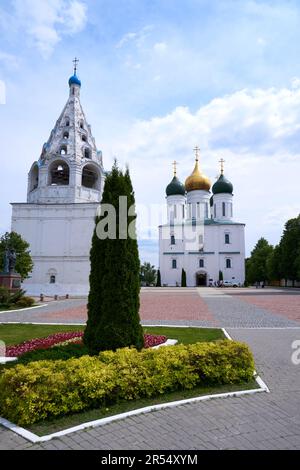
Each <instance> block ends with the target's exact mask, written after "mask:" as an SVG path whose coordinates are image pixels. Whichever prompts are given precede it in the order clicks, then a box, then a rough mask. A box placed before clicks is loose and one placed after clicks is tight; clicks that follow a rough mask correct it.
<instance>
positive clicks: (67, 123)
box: [66, 119, 70, 127]
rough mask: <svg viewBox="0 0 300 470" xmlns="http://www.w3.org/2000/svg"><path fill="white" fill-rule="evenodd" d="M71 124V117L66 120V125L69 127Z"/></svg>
mask: <svg viewBox="0 0 300 470" xmlns="http://www.w3.org/2000/svg"><path fill="white" fill-rule="evenodd" d="M69 126H70V121H69V119H67V120H66V127H69Z"/></svg>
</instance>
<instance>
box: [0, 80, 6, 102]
mask: <svg viewBox="0 0 300 470" xmlns="http://www.w3.org/2000/svg"><path fill="white" fill-rule="evenodd" d="M0 104H6V88H5V83H4V81H3V80H0Z"/></svg>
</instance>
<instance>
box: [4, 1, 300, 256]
mask: <svg viewBox="0 0 300 470" xmlns="http://www.w3.org/2000/svg"><path fill="white" fill-rule="evenodd" d="M0 37H1V41H0V81H1V85H0V100H1V96H2V101H4V96H3V95H4V90H3V89H4V87H5V104H2V105H0V120H1V126H0V138H1V152H0V159H1V173H0V187H1V200H0V232H3V231H5V230H6V229H9V226H10V206H9V202H12V201H14V202H22V201H25V199H26V184H27V172H28V170H29V168H30V166H31V164H32V162H33V161H34V160H36V159H37V158H38V157H39V154H40V151H41V147H42V145H43V143H44V142H45V141H46V140H47V139H48V136H49V134H50V131H51V129H52V127H53V125H54V123H55V121H56V119H57V118H58V116H59V114H60V112H61V110H62V108H63V106H64V104H65V101H66V100H67V96H68V86H67V80H68V78H69V76H70V74H71V72H72V59H73V57H74V56H77V57H79V58H80V64H79V71H78V74H79V76H80V78H81V80H82V83H83V86H82V104H83V106H84V109H85V112H86V114H87V118H88V120H89V122H90V123H91V125H92V129H93V133H94V136H95V138H96V142H97V145H98V147H99V149H101V150H102V151H103V156H104V164H105V166H106V168H109V167H110V166H111V164H112V160H113V158H114V156H117V157H118V159H119V160H120V162H121V163H122V164H124V163H125V162H128V163H129V165H130V168H131V172H132V177H133V182H134V186H135V189H136V197H137V201H138V203H140V204H147V205H149V204H150V203H155V204H160V203H163V202H164V190H165V186H166V184H167V183H168V182H169V180H170V178H171V162H172V161H173V160H174V158H175V159H176V160H177V161H178V162H179V165H178V173H179V176H180V177H181V179H182V180H184V179H185V178H186V177H187V176H188V175H189V173H190V172H191V170H192V168H193V152H192V149H193V147H194V146H195V145H196V144H198V145H199V146H200V148H201V149H202V157H201V158H202V166H203V169H204V170H205V172H206V174H208V175H209V176H210V177H211V179H212V181H214V179H215V177H216V175H217V173H218V160H219V159H220V158H221V157H224V158H225V160H226V166H225V168H226V174H227V176H228V177H229V178H230V179H231V180H232V182H233V184H234V188H235V190H234V193H235V218H236V219H238V220H240V221H244V222H245V223H246V224H247V229H246V242H247V250H248V252H249V250H250V249H251V248H252V247H253V245H254V243H255V242H256V240H257V239H258V238H259V237H260V236H261V235H263V236H265V237H267V238H268V239H269V240H270V242H272V243H277V242H278V240H279V237H280V234H281V230H282V225H283V223H284V222H285V221H286V219H288V218H289V217H293V216H296V215H297V214H298V212H299V183H298V179H299V178H298V175H299V172H300V163H299V162H300V160H299V156H300V155H299V154H300V152H299V144H300V138H299V131H300V62H299V55H300V2H299V1H274V0H272V1H247V0H242V1H239V0H236V1H234V0H232V1H229V0H227V1H222V0H217V1H213V0H209V1H205V0H185V1H184V2H183V1H182V0H154V1H146V0H131V1H130V0H126V1H123V0H102V1H101V0H100V1H99V0H1V2H0ZM141 257H142V259H145V260H148V259H149V260H151V261H152V262H153V263H155V264H156V263H157V247H156V242H155V241H151V240H148V241H146V242H142V243H141Z"/></svg>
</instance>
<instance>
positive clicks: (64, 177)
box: [49, 161, 70, 186]
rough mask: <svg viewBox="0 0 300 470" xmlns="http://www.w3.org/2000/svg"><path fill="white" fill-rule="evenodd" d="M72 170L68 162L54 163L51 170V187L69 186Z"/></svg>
mask: <svg viewBox="0 0 300 470" xmlns="http://www.w3.org/2000/svg"><path fill="white" fill-rule="evenodd" d="M69 181H70V169H69V166H68V165H67V163H66V162H64V161H56V162H53V163H52V165H51V166H50V169H49V184H50V185H51V186H68V184H69Z"/></svg>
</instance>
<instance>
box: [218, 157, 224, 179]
mask: <svg viewBox="0 0 300 470" xmlns="http://www.w3.org/2000/svg"><path fill="white" fill-rule="evenodd" d="M219 163H221V175H223V174H224V163H225V160H224V159H223V158H221V160H219Z"/></svg>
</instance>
